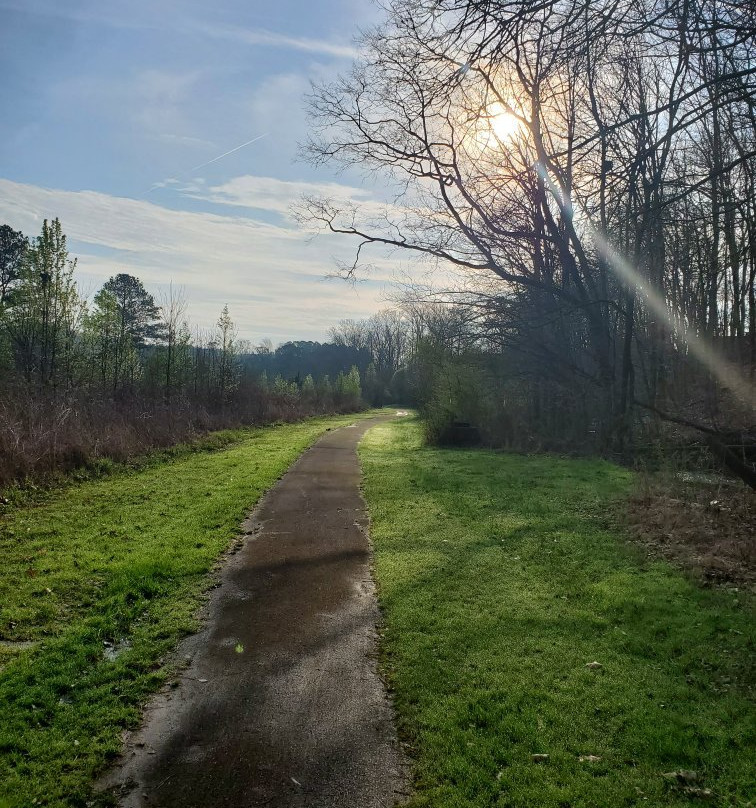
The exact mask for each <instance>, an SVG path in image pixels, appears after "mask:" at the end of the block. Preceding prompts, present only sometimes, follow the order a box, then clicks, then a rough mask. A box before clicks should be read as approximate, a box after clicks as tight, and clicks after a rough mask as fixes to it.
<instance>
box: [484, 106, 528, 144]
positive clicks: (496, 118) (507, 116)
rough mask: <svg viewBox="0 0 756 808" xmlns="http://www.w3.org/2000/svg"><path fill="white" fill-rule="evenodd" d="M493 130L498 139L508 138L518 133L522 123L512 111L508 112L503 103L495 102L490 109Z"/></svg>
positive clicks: (490, 121)
mask: <svg viewBox="0 0 756 808" xmlns="http://www.w3.org/2000/svg"><path fill="white" fill-rule="evenodd" d="M488 115H489V123H490V126H491V131H492V132H493V134H494V135H496V138H497V139H498V140H506V139H507V138H510V137H512V135H514V134H516V133H517V130H518V129H519V128H520V126H521V124H520V121H518V120H517V118H516V117H515V116H514V115H512V113H511V112H507V110H506V108H505V107H504V105H503V104H500V103H498V102H497V103H495V104H493V105H492V106H491V107H490V108H489V110H488Z"/></svg>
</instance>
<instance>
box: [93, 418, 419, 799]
mask: <svg viewBox="0 0 756 808" xmlns="http://www.w3.org/2000/svg"><path fill="white" fill-rule="evenodd" d="M375 423H377V419H371V420H368V421H361V422H358V423H357V424H356V425H355V426H351V427H345V428H342V429H339V430H336V431H333V432H328V433H326V435H325V436H324V437H323V438H322V439H321V440H320V441H319V442H318V443H316V444H315V445H314V446H313V447H312V448H311V449H309V450H308V451H307V452H305V453H304V454H303V455H302V456H301V457H300V459H299V460H298V461H297V462H296V463H295V464H294V465H293V466H292V468H291V469H290V470H289V471H288V473H287V474H286V475H285V476H284V477H283V478H282V479H281V480H280V481H279V482H278V484H277V485H276V486H275V487H274V488H273V489H271V491H270V492H268V494H267V496H266V497H265V498H264V499H263V501H262V502H261V503H260V505H259V506H258V508H257V509H256V510H255V512H254V513H253V514H252V515H251V516H250V518H249V519H248V520H247V522H245V524H244V532H245V533H246V534H247V536H248V538H247V540H246V542H245V543H244V545H243V546H242V548H241V550H240V551H239V552H238V553H236V554H235V555H233V556H231V557H230V558H229V560H228V561H227V562H226V564H225V565H224V567H223V571H222V576H221V585H220V586H219V587H218V588H217V589H216V590H215V591H214V593H213V597H212V599H211V602H210V605H209V608H208V621H207V624H206V628H205V629H204V630H203V631H202V632H201V633H200V634H197V635H195V636H193V637H190V638H188V639H187V640H186V641H185V642H184V643H183V644H182V646H181V648H180V653H181V654H183V655H185V656H186V657H187V662H188V664H187V667H186V669H185V670H184V671H183V673H182V675H181V676H180V678H179V680H178V684H177V686H175V687H174V688H172V689H168V690H166V691H165V692H163V693H161V694H160V695H159V696H158V697H157V698H156V699H155V700H154V701H153V703H152V705H151V706H150V708H149V709H148V711H147V715H146V720H145V724H144V726H143V728H142V729H141V730H140V731H139V732H137V733H134V734H133V735H132V736H131V737H130V738H129V739H128V740H127V746H126V752H125V754H124V760H123V762H122V764H121V765H120V766H119V767H118V768H117V769H116V770H114V771H113V772H111V773H110V774H109V775H108V777H107V778H106V779H105V781H104V783H103V784H104V785H105V786H107V787H114V786H116V787H118V788H119V790H120V794H121V805H122V806H124V808H135V807H137V806H138V807H139V808H146V806H150V808H155V807H156V806H160V807H161V808H171V806H177V807H178V806H180V807H181V808H210V806H212V807H213V808H221V806H234V808H244V807H245V806H269V807H271V808H295V806H296V808H342V806H343V808H389V806H394V805H395V804H397V803H398V802H400V801H401V798H402V795H403V793H404V792H405V791H406V788H407V787H406V778H405V771H406V764H405V761H404V759H403V758H402V755H401V752H400V750H399V746H398V744H397V740H396V734H395V730H394V725H393V712H392V709H391V705H390V703H389V701H388V699H387V696H386V693H385V690H384V687H383V684H382V682H381V680H380V678H379V677H378V675H377V673H376V666H375V659H374V653H375V647H376V631H375V627H376V624H377V622H378V620H379V612H378V608H377V605H376V599H375V593H374V586H373V582H372V578H371V574H370V558H371V557H370V546H369V541H368V537H367V535H366V530H365V528H366V525H367V517H366V514H365V506H364V502H363V500H362V497H361V495H360V491H359V483H360V469H359V464H358V461H357V455H356V446H357V443H358V441H359V439H360V438H361V437H362V435H363V434H364V433H365V432H366V431H367V430H368V429H369V428H370V427H371V426H373V425H375Z"/></svg>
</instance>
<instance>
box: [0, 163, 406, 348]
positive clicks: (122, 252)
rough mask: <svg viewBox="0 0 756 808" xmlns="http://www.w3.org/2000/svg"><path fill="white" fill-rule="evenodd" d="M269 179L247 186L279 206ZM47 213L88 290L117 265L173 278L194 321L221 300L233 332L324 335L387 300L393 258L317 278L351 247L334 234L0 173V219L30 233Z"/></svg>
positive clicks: (155, 281) (213, 314)
mask: <svg viewBox="0 0 756 808" xmlns="http://www.w3.org/2000/svg"><path fill="white" fill-rule="evenodd" d="M276 183H280V181H276V180H270V179H269V178H262V183H261V184H260V187H258V189H257V191H256V193H258V194H265V193H267V194H269V196H270V198H269V200H268V201H267V202H266V205H267V206H268V209H272V206H278V205H279V199H280V197H278V196H276V192H278V193H279V194H280V193H284V194H290V193H292V192H293V189H291V188H288V187H285V188H283V189H281V188H280V186H277V185H276ZM280 185H283V186H288V185H295V186H296V185H308V184H307V183H299V184H297V183H280ZM355 190H357V191H358V192H359V189H347V190H345V191H344V192H343V193H344V194H345V195H347V196H349V194H351V193H353V192H354V191H355ZM273 209H274V208H273ZM56 216H57V217H58V218H60V220H61V223H62V225H63V230H64V232H65V233H66V234H67V235H68V237H69V248H70V250H71V252H72V254H75V255H78V257H79V274H80V277H81V279H82V281H83V285H84V287H85V288H88V289H90V290H94V289H96V288H97V287H98V286H99V285H100V284H102V283H103V282H104V281H105V280H107V278H109V277H110V276H111V275H113V274H115V273H116V272H127V273H129V274H133V275H137V276H138V277H139V278H141V279H142V281H143V282H144V283H145V284H146V285H147V287H148V288H150V289H151V290H152V291H153V292H157V291H159V290H160V289H164V288H165V287H167V285H168V284H169V283H170V282H173V284H174V286H183V287H184V289H185V291H186V297H187V300H188V302H189V306H190V316H191V319H192V321H193V323H194V324H197V325H199V326H201V327H203V328H208V327H210V326H211V325H212V324H213V323H214V322H215V320H216V319H217V317H218V313H219V311H220V309H221V307H222V306H223V305H224V304H225V303H228V304H229V307H230V309H231V313H232V316H233V317H234V319H235V321H236V322H237V325H238V327H239V331H240V333H241V335H242V336H244V337H246V338H249V339H252V340H259V339H260V338H262V337H265V336H270V337H272V338H274V339H276V340H278V339H285V338H301V339H323V338H324V336H325V333H326V331H327V329H328V328H329V327H330V326H331V325H334V324H335V323H336V322H337V321H338V320H339V319H342V318H345V317H355V318H359V317H364V316H368V315H370V314H371V313H373V312H375V311H376V310H377V309H379V308H381V307H382V306H384V305H386V304H385V303H384V302H382V297H383V289H382V286H383V284H384V283H386V282H388V281H390V280H391V278H392V275H393V271H394V268H396V267H398V263H397V262H396V261H393V260H388V259H386V258H385V257H382V256H376V258H377V260H376V261H375V264H376V266H377V267H378V271H377V273H376V274H375V275H373V276H371V281H372V282H371V283H368V284H365V285H359V284H358V285H357V286H356V287H351V286H349V285H347V284H345V283H343V282H340V281H330V282H326V281H325V280H324V279H325V277H326V276H327V275H328V274H329V273H332V272H333V270H334V262H333V259H334V257H339V258H341V259H342V260H350V259H351V258H352V256H353V253H352V250H351V249H350V245H349V243H348V242H347V241H345V240H343V239H340V238H336V237H327V236H323V237H318V238H316V239H314V240H311V239H309V238H308V237H307V234H305V233H303V232H301V231H299V230H297V229H295V228H291V227H283V226H282V227H279V226H275V225H271V224H266V223H263V222H260V221H256V220H255V219H253V218H249V217H241V216H220V215H217V214H212V213H196V212H187V211H177V210H169V209H167V208H164V207H161V206H159V205H156V204H153V203H151V202H146V201H141V200H135V199H125V198H121V197H114V196H109V195H107V194H102V193H97V192H94V191H78V192H73V191H61V190H54V189H45V188H40V187H38V186H34V185H24V184H20V183H15V182H11V181H9V180H4V179H0V221H3V222H7V223H8V224H10V225H11V226H12V227H15V228H17V229H21V230H23V231H24V232H25V233H27V234H28V235H35V234H36V233H37V232H39V230H40V227H41V223H42V219H44V218H48V219H51V218H54V217H56Z"/></svg>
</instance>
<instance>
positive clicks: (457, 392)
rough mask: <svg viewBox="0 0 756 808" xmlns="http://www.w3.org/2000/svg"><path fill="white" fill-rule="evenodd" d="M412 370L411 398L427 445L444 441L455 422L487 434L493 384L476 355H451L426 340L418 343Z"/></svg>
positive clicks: (492, 416)
mask: <svg viewBox="0 0 756 808" xmlns="http://www.w3.org/2000/svg"><path fill="white" fill-rule="evenodd" d="M411 367H412V374H411V376H412V385H413V393H414V398H415V400H416V401H417V405H418V409H419V410H420V412H421V414H422V416H423V423H424V426H425V433H426V439H427V440H428V442H429V443H438V442H439V441H441V440H443V438H444V435H445V433H446V432H447V430H448V429H449V427H450V426H451V424H452V423H453V422H454V421H463V422H466V423H470V424H472V425H473V426H475V427H476V428H478V429H479V430H480V431H481V432H483V433H485V432H487V431H490V427H491V424H492V421H493V420H494V419H495V412H496V401H495V396H494V395H493V387H494V383H493V380H492V379H491V377H490V374H489V371H488V369H487V368H486V366H485V363H484V362H483V360H482V357H481V356H480V355H479V354H478V353H476V352H474V351H471V350H468V351H465V352H464V353H452V352H450V351H449V350H448V349H447V348H446V347H444V346H443V345H442V344H440V343H439V342H436V341H435V340H433V339H431V338H426V339H423V340H420V341H419V342H418V345H417V349H416V352H415V355H414V357H413V359H412V365H411Z"/></svg>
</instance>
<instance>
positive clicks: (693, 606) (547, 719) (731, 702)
mask: <svg viewBox="0 0 756 808" xmlns="http://www.w3.org/2000/svg"><path fill="white" fill-rule="evenodd" d="M421 438H422V435H421V428H420V426H419V424H418V423H417V422H414V421H410V420H409V419H403V420H401V421H394V422H392V423H389V424H386V425H381V426H379V427H376V428H374V429H373V430H371V431H370V432H369V433H368V434H367V436H366V437H365V439H364V441H363V443H362V447H361V458H362V462H363V468H364V472H365V482H364V490H365V495H366V498H367V501H368V505H369V510H370V517H371V536H372V540H373V543H374V547H375V553H376V557H375V569H376V575H377V582H378V587H379V593H380V602H381V607H382V611H383V615H384V620H385V624H384V631H383V641H382V660H383V664H382V667H383V672H384V674H385V675H386V676H387V678H388V680H389V682H390V685H391V687H392V689H393V691H394V694H395V701H396V705H397V709H398V714H399V722H400V732H401V734H402V735H403V737H404V739H405V740H406V741H408V742H409V743H410V745H411V747H412V749H414V750H415V751H414V755H415V787H416V793H415V795H414V796H413V798H412V799H411V801H410V803H409V805H410V806H413V808H415V807H417V808H420V806H428V808H479V807H480V806H502V808H504V806H538V808H561V807H562V806H567V805H569V806H572V808H595V807H596V806H633V805H637V806H645V805H654V806H662V805H663V806H679V808H683V806H685V807H686V808H687V806H690V805H692V804H693V802H695V799H693V800H692V797H693V796H694V794H689V793H686V792H685V791H684V786H685V784H684V783H681V782H679V781H678V780H677V779H676V778H675V777H672V778H671V779H669V778H665V777H664V776H663V774H664V773H669V772H675V771H680V770H689V771H694V772H696V773H697V778H698V779H697V780H696V781H695V782H694V783H693V784H692V786H693V787H694V788H699V789H710V790H711V791H712V793H713V795H714V801H715V804H717V805H722V806H730V807H731V808H735V806H742V807H743V808H745V807H746V806H747V805H749V804H750V803H749V800H751V799H752V798H753V794H754V793H756V783H755V782H754V768H753V758H752V752H753V748H754V744H755V743H756V734H755V732H754V727H756V721H754V708H753V701H752V696H753V692H752V683H753V678H752V677H753V644H754V639H756V638H755V637H754V621H753V619H752V617H753V615H752V609H751V605H752V604H751V599H750V598H748V597H747V596H746V597H744V596H743V593H742V592H741V593H738V592H733V591H728V590H701V589H699V588H697V587H696V586H695V585H694V584H693V583H692V582H690V581H689V580H688V579H686V578H685V577H684V575H683V574H682V573H680V572H678V571H676V570H674V569H673V568H671V567H670V566H669V565H667V564H666V563H659V562H655V561H652V560H649V559H647V558H646V556H645V555H644V554H641V552H640V551H637V550H635V549H634V548H632V547H631V546H630V545H628V544H627V543H626V542H625V540H624V536H623V535H622V533H621V532H620V531H618V529H617V528H615V527H612V525H611V523H610V521H609V520H608V519H607V511H608V510H610V509H611V507H612V503H613V502H615V501H616V500H617V499H618V498H622V497H624V496H625V495H626V493H627V492H628V490H629V488H630V486H631V482H632V475H631V474H630V473H629V472H628V471H626V470H624V469H621V468H618V467H617V466H614V465H612V464H609V463H606V462H602V461H595V460H593V461H587V460H580V461H576V460H565V459H560V458H557V457H553V456H537V457H528V456H520V455H508V454H501V453H494V452H489V451H480V450H478V451H461V450H440V449H431V448H425V447H423V445H422V440H421ZM594 661H597V662H598V663H599V664H600V667H598V668H596V669H591V668H589V667H587V666H588V663H591V662H594ZM537 754H545V755H548V756H549V757H548V759H547V760H546V761H545V762H536V761H534V759H533V757H532V756H533V755H537ZM589 755H593V756H595V757H596V758H598V759H597V760H593V761H591V760H582V761H581V760H580V757H581V756H583V757H585V756H589Z"/></svg>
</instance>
